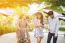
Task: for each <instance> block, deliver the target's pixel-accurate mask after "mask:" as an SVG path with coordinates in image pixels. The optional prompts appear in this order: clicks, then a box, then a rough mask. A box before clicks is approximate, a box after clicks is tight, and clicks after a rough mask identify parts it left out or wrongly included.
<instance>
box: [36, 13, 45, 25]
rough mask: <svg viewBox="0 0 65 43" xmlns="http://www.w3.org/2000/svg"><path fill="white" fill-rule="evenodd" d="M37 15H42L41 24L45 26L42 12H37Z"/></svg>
mask: <svg viewBox="0 0 65 43" xmlns="http://www.w3.org/2000/svg"><path fill="white" fill-rule="evenodd" d="M35 15H40V16H41V17H40V21H41V22H40V23H41V24H42V25H44V24H43V14H42V13H40V12H37V13H35Z"/></svg>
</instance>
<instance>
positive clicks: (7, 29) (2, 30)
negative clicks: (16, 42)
mask: <svg viewBox="0 0 65 43" xmlns="http://www.w3.org/2000/svg"><path fill="white" fill-rule="evenodd" d="M15 31H16V27H14V26H0V35H2V34H5V33H11V32H15Z"/></svg>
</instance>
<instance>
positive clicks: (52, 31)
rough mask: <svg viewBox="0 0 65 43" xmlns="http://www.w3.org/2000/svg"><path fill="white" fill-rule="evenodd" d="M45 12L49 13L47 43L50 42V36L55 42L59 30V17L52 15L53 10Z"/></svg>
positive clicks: (54, 42)
mask: <svg viewBox="0 0 65 43" xmlns="http://www.w3.org/2000/svg"><path fill="white" fill-rule="evenodd" d="M47 14H48V15H49V17H48V24H49V33H48V39H47V43H50V42H51V38H52V37H53V43H56V42H57V37H58V31H59V19H58V17H54V14H53V11H49V12H48V13H47Z"/></svg>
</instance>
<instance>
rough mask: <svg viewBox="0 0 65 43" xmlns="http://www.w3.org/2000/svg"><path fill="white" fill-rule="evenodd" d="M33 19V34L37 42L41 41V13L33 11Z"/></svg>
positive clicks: (42, 25) (42, 26)
mask: <svg viewBox="0 0 65 43" xmlns="http://www.w3.org/2000/svg"><path fill="white" fill-rule="evenodd" d="M35 17H36V18H35V19H34V25H35V32H34V36H35V37H36V39H37V43H41V40H42V38H43V28H44V24H43V15H42V13H40V12H37V13H35Z"/></svg>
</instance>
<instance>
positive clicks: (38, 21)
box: [17, 11, 59, 43]
mask: <svg viewBox="0 0 65 43" xmlns="http://www.w3.org/2000/svg"><path fill="white" fill-rule="evenodd" d="M46 14H48V26H49V28H48V38H47V43H51V39H52V37H53V43H57V38H58V31H59V19H58V17H55V16H54V12H53V11H49V12H48V13H46ZM29 22H30V21H29V17H28V16H26V15H23V16H22V17H19V20H18V22H17V43H31V41H30V36H29V32H28V27H29ZM33 22H34V27H35V28H34V29H35V31H34V37H35V38H36V41H37V43H41V41H43V40H42V39H43V38H44V32H43V29H44V16H43V14H42V13H40V12H37V13H35V14H34V19H33Z"/></svg>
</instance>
